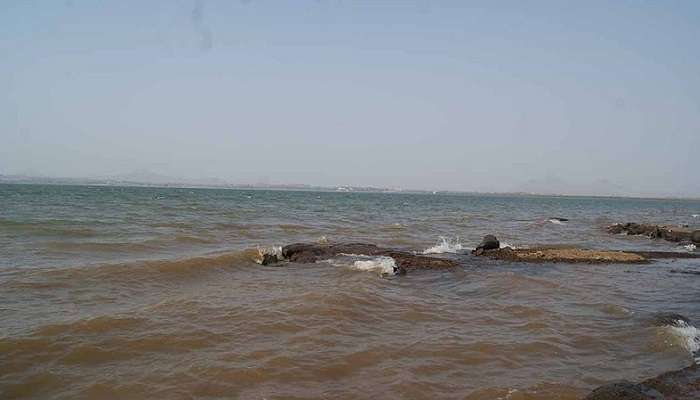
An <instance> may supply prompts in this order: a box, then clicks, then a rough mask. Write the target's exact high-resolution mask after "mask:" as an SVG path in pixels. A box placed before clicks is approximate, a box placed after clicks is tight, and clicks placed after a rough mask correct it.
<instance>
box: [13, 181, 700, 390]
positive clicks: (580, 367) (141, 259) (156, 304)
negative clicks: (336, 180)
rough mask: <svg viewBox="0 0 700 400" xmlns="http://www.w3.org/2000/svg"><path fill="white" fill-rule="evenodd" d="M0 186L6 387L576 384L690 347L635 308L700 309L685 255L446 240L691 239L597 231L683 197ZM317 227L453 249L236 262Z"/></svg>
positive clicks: (641, 373)
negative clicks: (412, 265) (434, 264)
mask: <svg viewBox="0 0 700 400" xmlns="http://www.w3.org/2000/svg"><path fill="white" fill-rule="evenodd" d="M0 204H2V207H0V254H2V257H1V258H0V310H2V312H1V313H0V394H1V395H2V397H3V398H57V399H69V398H70V399H74V398H130V399H141V398H142V399H147V398H154V397H158V398H173V399H178V398H192V397H194V398H236V397H238V398H246V399H247V398H251V399H261V398H268V399H270V398H294V397H296V398H319V399H320V398H341V399H355V398H368V399H369V398H378V397H382V398H388V399H400V398H414V399H429V398H445V399H493V398H511V399H555V398H556V399H574V398H579V397H581V396H583V395H585V394H586V393H587V392H588V391H590V390H591V389H592V388H594V387H596V386H599V385H601V384H603V383H606V382H608V381H610V380H616V379H630V380H639V379H642V378H647V377H651V376H654V375H657V374H659V373H661V372H664V371H667V370H671V369H677V368H681V367H684V366H686V365H688V364H689V362H690V352H689V348H688V342H687V338H688V337H687V336H684V335H683V334H680V333H679V332H676V331H673V330H672V329H671V328H668V327H665V328H659V327H652V326H651V324H650V323H649V321H650V320H651V318H652V317H653V316H654V315H655V314H656V313H658V312H678V313H680V314H683V315H685V316H687V317H689V318H690V319H691V320H698V319H700V314H699V313H698V310H699V309H700V307H699V306H700V302H699V299H698V297H697V287H698V282H697V278H695V275H688V274H679V273H672V272H671V271H672V270H674V271H678V270H683V271H695V272H700V265H698V263H697V261H695V260H676V261H670V260H669V261H660V262H654V263H652V264H649V265H582V264H572V265H563V264H537V265H528V264H520V263H507V262H501V261H492V260H485V259H481V258H475V257H472V256H470V255H462V254H453V253H455V252H457V253H462V252H467V251H468V249H469V248H471V247H474V246H475V245H476V244H477V243H478V242H479V240H480V239H481V237H482V236H483V235H484V234H487V233H493V234H496V235H497V236H498V237H499V238H500V239H501V240H502V241H503V242H506V243H507V244H509V245H512V246H532V245H536V244H575V245H577V246H580V247H589V248H600V249H611V248H613V249H623V248H624V249H647V250H673V251H689V250H686V249H685V248H683V247H679V246H677V245H675V244H671V243H667V242H663V241H651V240H649V239H646V238H636V237H626V236H610V235H608V234H607V233H606V232H605V231H604V229H603V228H604V227H605V226H607V225H609V224H611V223H614V222H624V221H649V222H663V223H673V224H690V226H691V227H698V225H699V223H700V220H699V219H698V218H697V217H693V215H697V214H700V201H693V200H651V199H623V198H586V197H528V196H474V195H442V194H438V195H430V194H415V195H413V194H385V193H336V192H302V191H263V190H250V191H243V190H210V189H175V188H168V189H165V188H127V187H85V186H41V185H0ZM552 217H564V218H568V219H569V221H568V222H564V223H554V222H553V221H550V219H551V218H552ZM441 237H445V238H446V239H445V241H442V240H441ZM320 240H328V241H363V242H370V243H377V244H380V245H384V246H390V247H397V248H402V249H406V250H412V251H416V252H423V251H426V250H428V249H430V252H433V253H442V254H436V256H440V257H450V258H453V259H455V260H458V261H459V263H460V267H459V268H457V269H455V270H451V271H441V272H437V271H415V272H412V273H410V274H408V275H406V276H402V277H398V276H397V277H381V276H380V275H379V274H378V273H376V272H374V271H361V270H357V269H356V268H353V264H351V263H350V264H347V265H344V264H343V263H342V262H336V263H318V264H293V263H290V264H281V265H276V266H261V265H258V264H256V263H255V262H253V259H254V256H255V255H256V253H257V252H256V248H257V247H258V246H261V247H270V246H273V245H284V244H289V243H293V242H299V241H309V242H315V241H320Z"/></svg>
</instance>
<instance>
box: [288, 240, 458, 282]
mask: <svg viewBox="0 0 700 400" xmlns="http://www.w3.org/2000/svg"><path fill="white" fill-rule="evenodd" d="M340 254H362V255H365V256H386V257H391V258H393V259H394V262H395V263H396V268H395V270H394V272H395V273H396V274H397V275H403V274H406V273H407V272H409V271H413V270H418V269H446V268H454V267H456V266H457V265H458V264H457V262H455V261H452V260H447V259H444V258H435V257H427V256H420V255H416V254H412V253H409V252H405V251H399V250H393V249H386V248H382V247H378V246H376V245H373V244H367V243H339V244H324V243H295V244H290V245H288V246H284V247H283V248H282V256H283V257H284V258H286V259H288V260H289V261H291V262H297V263H308V264H310V263H315V262H318V261H323V260H328V259H330V258H333V257H336V256H338V255H340Z"/></svg>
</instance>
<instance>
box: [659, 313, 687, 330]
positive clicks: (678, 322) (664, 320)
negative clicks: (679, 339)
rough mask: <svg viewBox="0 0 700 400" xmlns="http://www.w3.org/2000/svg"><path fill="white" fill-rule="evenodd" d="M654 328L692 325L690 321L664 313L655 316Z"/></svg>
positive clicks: (680, 316)
mask: <svg viewBox="0 0 700 400" xmlns="http://www.w3.org/2000/svg"><path fill="white" fill-rule="evenodd" d="M652 322H653V325H654V326H675V327H679V326H682V325H690V320H689V319H688V318H686V317H684V316H682V315H680V314H676V313H662V314H658V315H656V316H654V320H653V321H652Z"/></svg>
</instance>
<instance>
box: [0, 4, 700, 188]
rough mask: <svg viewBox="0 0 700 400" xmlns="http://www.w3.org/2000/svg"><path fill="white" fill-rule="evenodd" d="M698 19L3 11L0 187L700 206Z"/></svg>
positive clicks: (152, 9)
mask: <svg viewBox="0 0 700 400" xmlns="http://www.w3.org/2000/svg"><path fill="white" fill-rule="evenodd" d="M698 21H700V2H698V1H685V2H675V1H659V2H653V1H636V0H635V1H606V2H600V1H589V0H586V1H577V2H570V1H560V0H557V1H551V2H549V1H547V2H544V1H540V2H537V1H532V2H530V1H528V2H523V1H513V2H506V1H485V2H468V1H439V2H438V1H435V2H431V1H415V2H408V1H398V0H395V1H379V0H376V1H358V2H351V1H321V0H318V1H309V2H302V1H257V0H250V1H243V2H240V1H239V2H233V1H202V2H196V1H110V2H107V1H82V0H73V1H65V2H63V1H35V2H33V1H24V0H18V1H11V0H5V1H2V2H0V174H32V175H44V176H74V177H87V176H114V175H124V174H129V173H132V172H133V171H150V172H153V173H158V174H163V175H168V176H172V177H180V178H188V179H199V178H207V177H217V178H221V179H225V180H228V181H233V182H242V183H252V182H274V183H294V182H296V183H309V184H320V185H333V184H351V185H379V186H392V187H404V188H424V189H456V190H481V191H512V190H521V189H523V188H532V187H544V188H545V189H546V188H554V189H553V190H562V189H557V188H558V187H561V186H562V185H568V186H567V187H571V188H574V189H572V191H575V190H579V191H581V190H583V191H593V192H595V191H601V192H605V190H607V189H605V188H621V189H620V190H622V191H626V192H632V193H657V194H676V195H695V196H698V195H700V175H699V174H698V171H700V168H699V165H700V164H699V161H700V23H699V22H698ZM545 189H542V190H545Z"/></svg>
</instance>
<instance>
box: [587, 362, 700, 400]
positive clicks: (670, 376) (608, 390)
mask: <svg viewBox="0 0 700 400" xmlns="http://www.w3.org/2000/svg"><path fill="white" fill-rule="evenodd" d="M660 399H666V400H691V399H692V400H697V399H700V366H698V364H693V365H691V366H689V367H686V368H683V369H681V370H678V371H671V372H666V373H664V374H661V375H659V376H657V377H656V378H651V379H647V380H645V381H644V382H641V383H629V382H621V383H613V384H610V385H605V386H601V387H599V388H598V389H596V390H594V391H593V392H591V393H590V394H589V395H588V396H586V397H585V398H584V400H660Z"/></svg>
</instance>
